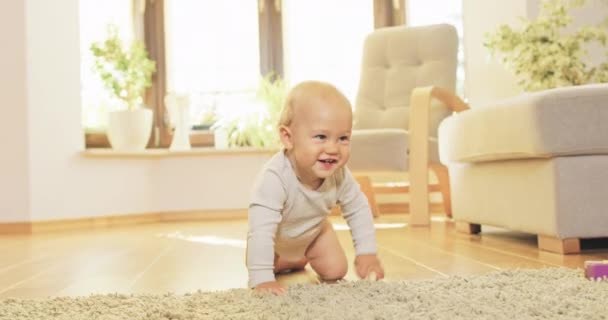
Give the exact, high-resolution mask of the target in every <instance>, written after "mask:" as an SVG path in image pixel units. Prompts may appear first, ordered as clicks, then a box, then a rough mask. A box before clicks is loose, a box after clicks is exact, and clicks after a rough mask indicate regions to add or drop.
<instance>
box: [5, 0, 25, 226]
mask: <svg viewBox="0 0 608 320" xmlns="http://www.w3.org/2000/svg"><path fill="white" fill-rule="evenodd" d="M5 2H6V3H3V4H2V10H0V39H2V41H3V42H4V44H3V45H2V50H0V70H1V71H0V113H1V114H2V115H4V116H3V117H2V121H1V123H0V148H2V149H1V150H2V151H1V152H0V219H7V220H27V219H29V198H30V197H29V193H28V190H29V161H28V136H29V134H28V126H29V124H28V122H27V110H26V105H27V95H26V90H27V78H26V55H25V54H26V44H25V39H26V37H25V33H26V30H25V23H24V16H25V5H24V4H23V3H22V2H21V1H5Z"/></svg>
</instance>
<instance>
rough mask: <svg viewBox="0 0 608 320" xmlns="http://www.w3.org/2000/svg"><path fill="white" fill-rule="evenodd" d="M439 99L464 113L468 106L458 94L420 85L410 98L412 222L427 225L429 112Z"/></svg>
mask: <svg viewBox="0 0 608 320" xmlns="http://www.w3.org/2000/svg"><path fill="white" fill-rule="evenodd" d="M433 98H436V99H438V100H440V101H441V102H443V103H444V104H445V105H446V106H447V107H448V108H449V109H450V110H452V111H454V112H461V111H464V110H467V109H469V106H468V105H467V104H466V103H465V102H464V101H462V99H460V98H459V97H457V96H455V95H454V94H452V93H450V92H449V91H447V90H445V89H443V88H439V87H434V86H430V87H419V88H415V89H414V90H413V91H412V96H411V97H410V123H409V130H410V136H409V139H410V145H409V153H410V154H409V170H408V171H409V173H410V197H411V201H410V202H411V203H410V224H412V225H420V226H427V225H429V223H430V215H429V200H428V199H429V192H428V187H427V186H428V184H429V181H428V180H429V179H428V171H429V112H430V106H431V100H432V99H433Z"/></svg>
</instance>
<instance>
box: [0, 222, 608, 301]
mask: <svg viewBox="0 0 608 320" xmlns="http://www.w3.org/2000/svg"><path fill="white" fill-rule="evenodd" d="M433 220H434V221H433V223H432V226H431V228H420V227H417V228H414V227H409V226H407V225H406V224H405V222H407V216H406V215H385V216H382V217H381V218H379V219H378V220H377V221H376V223H377V228H378V232H377V237H378V245H379V255H380V257H381V258H382V261H383V263H384V266H385V270H386V278H387V279H389V280H395V279H420V278H431V277H446V276H449V275H456V274H458V275H466V274H481V273H486V272H490V271H495V270H503V269H511V268H543V267H550V266H566V267H572V268H577V267H582V266H583V262H584V261H585V260H599V259H608V249H606V248H608V246H606V245H605V244H604V245H603V248H604V249H590V250H584V252H583V254H581V255H570V256H561V255H557V254H552V253H547V252H541V251H538V250H537V249H536V237H535V236H534V235H528V234H521V233H513V232H507V231H504V230H501V229H492V228H484V231H483V233H482V234H481V236H479V235H474V236H470V235H465V234H460V233H456V232H455V231H454V229H453V225H452V223H451V222H450V221H445V219H443V218H442V217H435V218H434V219H433ZM332 221H333V222H334V226H335V227H336V228H338V229H339V231H338V234H339V236H340V240H341V241H342V244H343V246H344V248H345V249H346V252H347V255H348V257H349V260H350V261H352V259H353V250H352V244H351V240H350V235H349V232H348V230H345V228H344V227H345V223H344V221H343V220H341V219H340V218H335V219H333V220H332ZM246 231H247V221H246V220H230V221H210V222H189V223H175V224H172V223H164V224H148V225H138V226H131V227H120V228H111V229H95V230H87V231H77V232H76V231H72V232H55V233H47V234H36V235H32V236H26V235H19V236H15V235H13V236H0V298H6V297H22V298H36V297H46V296H63V295H89V294H92V293H115V292H118V293H164V292H167V291H171V292H176V293H185V292H190V291H196V290H223V289H229V288H242V287H245V286H246V281H247V272H246V269H245V265H244V258H243V257H244V251H245V237H246ZM583 248H584V249H585V243H584V242H583ZM347 279H348V280H355V279H356V277H355V276H354V273H353V271H352V268H351V270H350V271H349V274H348V276H347ZM314 280H315V277H314V274H313V273H312V272H311V271H308V272H301V273H299V274H295V275H290V276H286V277H282V278H281V281H284V282H285V283H294V282H308V281H314Z"/></svg>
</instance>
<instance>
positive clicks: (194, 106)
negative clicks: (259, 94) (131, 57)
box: [80, 0, 404, 147]
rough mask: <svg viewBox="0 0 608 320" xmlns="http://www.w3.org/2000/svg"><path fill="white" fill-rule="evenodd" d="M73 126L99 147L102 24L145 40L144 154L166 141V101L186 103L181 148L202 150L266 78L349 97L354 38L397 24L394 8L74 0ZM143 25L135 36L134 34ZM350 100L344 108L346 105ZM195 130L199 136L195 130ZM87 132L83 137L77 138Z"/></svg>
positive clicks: (355, 68)
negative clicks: (148, 119)
mask: <svg viewBox="0 0 608 320" xmlns="http://www.w3.org/2000/svg"><path fill="white" fill-rule="evenodd" d="M80 4H81V6H80V8H81V13H80V14H81V56H82V68H81V70H82V102H83V126H84V127H85V128H88V129H91V128H97V129H101V131H100V133H94V134H91V133H90V132H88V133H87V147H108V146H109V144H108V142H107V139H106V137H105V133H103V130H104V127H105V126H106V118H107V112H108V111H110V110H112V109H113V108H114V103H113V101H111V98H110V97H109V95H108V94H107V91H106V90H105V88H104V87H103V84H102V83H101V81H100V80H99V79H98V76H97V75H96V74H95V73H94V72H93V70H92V66H93V57H92V54H91V53H90V51H89V47H90V45H91V43H92V42H94V41H99V40H102V39H104V38H105V36H106V28H107V25H108V23H112V24H115V25H117V26H118V29H119V33H120V36H121V37H122V38H123V39H125V40H127V41H129V40H131V39H133V38H134V37H135V36H134V35H135V34H136V33H135V32H134V31H133V30H134V27H137V37H138V38H143V39H145V43H146V46H147V48H148V51H149V54H150V57H151V58H153V59H154V60H156V64H157V72H156V74H155V75H154V80H153V82H154V84H153V86H152V88H151V89H149V90H148V93H147V94H146V106H148V107H151V108H153V109H154V112H155V117H154V121H155V130H154V138H153V142H152V145H151V146H152V147H167V146H168V145H169V144H170V141H171V135H172V129H171V128H172V126H171V123H169V121H168V119H170V115H169V114H168V112H167V108H166V106H165V103H164V98H165V96H166V95H167V94H172V93H175V94H179V95H186V96H188V97H189V99H190V107H191V108H190V122H191V124H192V125H193V129H195V130H194V131H193V134H192V135H191V137H190V138H191V143H192V145H193V146H206V145H210V144H212V143H213V140H212V139H213V138H212V136H211V135H210V133H209V132H208V131H206V129H208V127H209V124H211V123H212V122H213V120H215V119H213V116H211V117H209V116H210V115H215V116H216V117H222V116H226V115H227V114H228V115H230V114H242V113H246V112H250V111H252V110H255V109H256V108H258V110H259V108H260V103H259V102H255V101H254V100H253V99H252V97H253V96H254V95H255V93H256V91H257V89H258V85H259V84H260V79H261V77H262V76H266V75H267V73H268V72H275V73H276V74H278V75H280V76H282V77H283V78H284V80H286V81H287V83H288V84H289V85H293V84H295V83H297V82H300V81H303V80H306V79H319V80H324V81H329V82H331V83H333V84H335V85H336V86H337V87H338V88H340V89H341V90H342V91H343V92H344V93H345V94H346V95H347V97H349V98H350V99H351V100H354V99H355V95H356V92H357V89H358V82H359V70H360V63H361V58H362V57H361V53H362V47H363V40H364V38H365V36H366V35H367V34H368V33H370V32H371V31H372V30H373V29H374V27H383V26H390V25H395V24H401V23H402V22H403V12H402V11H400V10H397V9H398V8H400V7H401V8H403V7H404V2H403V0H396V1H395V0H360V1H350V0H332V1H323V0H308V1H300V0H283V1H280V0H257V1H255V0H131V1H129V0H107V1H104V6H100V4H99V1H97V0H80ZM142 25H143V35H142V34H141V29H140V27H141V26H142ZM353 102H354V101H353ZM196 129H201V130H196ZM87 131H90V130H87Z"/></svg>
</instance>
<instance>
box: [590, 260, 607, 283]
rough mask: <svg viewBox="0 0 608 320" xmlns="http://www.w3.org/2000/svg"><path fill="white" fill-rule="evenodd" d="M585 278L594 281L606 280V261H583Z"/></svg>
mask: <svg viewBox="0 0 608 320" xmlns="http://www.w3.org/2000/svg"><path fill="white" fill-rule="evenodd" d="M585 277H587V278H589V279H591V280H595V279H608V260H604V261H585Z"/></svg>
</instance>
